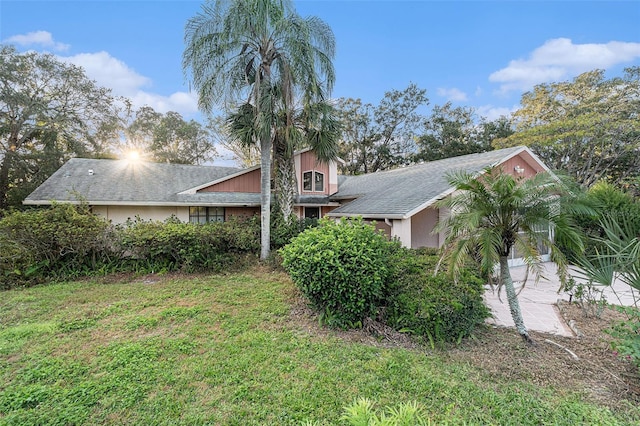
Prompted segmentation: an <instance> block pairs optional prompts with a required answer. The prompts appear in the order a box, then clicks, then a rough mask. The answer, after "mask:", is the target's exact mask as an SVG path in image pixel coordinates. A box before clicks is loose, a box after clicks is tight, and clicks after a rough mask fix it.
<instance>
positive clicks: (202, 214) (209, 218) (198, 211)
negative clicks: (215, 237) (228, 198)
mask: <svg viewBox="0 0 640 426" xmlns="http://www.w3.org/2000/svg"><path fill="white" fill-rule="evenodd" d="M209 222H224V207H189V223H209Z"/></svg>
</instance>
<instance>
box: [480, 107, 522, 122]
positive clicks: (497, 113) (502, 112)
mask: <svg viewBox="0 0 640 426" xmlns="http://www.w3.org/2000/svg"><path fill="white" fill-rule="evenodd" d="M517 109H518V107H517V106H513V107H511V108H507V107H496V106H493V105H483V106H480V107H478V108H476V113H477V114H478V115H479V116H480V117H484V118H486V119H487V120H489V121H493V120H497V119H498V118H500V117H502V116H505V117H508V116H510V115H511V114H512V113H513V112H514V111H516V110H517Z"/></svg>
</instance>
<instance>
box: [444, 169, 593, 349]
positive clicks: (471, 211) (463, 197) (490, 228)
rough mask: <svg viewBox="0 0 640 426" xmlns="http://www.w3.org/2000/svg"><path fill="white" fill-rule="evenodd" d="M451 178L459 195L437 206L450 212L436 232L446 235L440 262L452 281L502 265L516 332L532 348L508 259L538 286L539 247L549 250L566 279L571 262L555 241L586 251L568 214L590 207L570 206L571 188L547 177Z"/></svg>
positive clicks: (488, 174)
mask: <svg viewBox="0 0 640 426" xmlns="http://www.w3.org/2000/svg"><path fill="white" fill-rule="evenodd" d="M448 179H449V183H450V184H451V185H452V186H453V187H454V188H456V192H454V193H453V194H452V195H451V196H450V197H447V198H444V199H443V200H441V201H439V202H438V203H437V206H438V207H441V208H447V209H450V212H451V214H450V215H449V217H448V218H447V219H445V220H444V221H442V222H441V223H440V224H439V225H438V227H437V229H438V230H442V231H445V232H446V233H447V236H446V239H445V244H444V251H443V255H442V259H441V260H442V261H443V262H444V263H445V264H447V265H448V268H449V271H450V272H451V273H453V275H454V276H456V275H457V273H458V272H459V271H460V270H461V269H462V268H463V266H464V265H465V264H466V263H467V262H468V261H470V260H474V259H475V260H478V259H479V261H480V266H481V268H482V270H483V271H486V272H492V271H493V269H494V267H495V265H499V267H500V274H499V278H498V285H499V288H501V287H502V286H504V288H505V290H506V293H507V301H508V303H509V310H510V312H511V316H512V318H513V322H514V323H515V326H516V329H517V330H518V333H520V335H521V336H522V338H523V339H524V340H525V341H526V342H527V343H533V340H532V339H531V337H530V336H529V332H528V331H527V328H526V326H525V324H524V321H523V319H522V312H521V310H520V304H519V303H518V297H517V294H516V291H515V288H514V286H513V280H512V279H511V273H510V271H509V267H508V258H509V255H510V253H511V251H512V250H513V249H515V250H516V251H517V253H519V255H520V256H522V258H523V260H524V262H525V264H526V265H527V268H528V270H527V273H528V272H529V271H533V273H534V275H535V278H536V282H537V281H538V280H539V279H540V278H541V267H540V247H543V246H544V247H547V248H548V249H549V250H550V254H551V260H552V261H554V262H556V263H557V265H558V274H559V275H560V278H561V280H564V278H565V277H566V273H567V261H566V257H565V256H564V254H563V253H562V252H561V251H560V250H559V249H558V245H556V243H555V241H562V243H563V245H565V246H569V247H575V248H580V247H581V246H582V240H581V238H580V234H579V233H578V231H577V230H576V228H574V227H573V226H572V224H571V222H570V216H569V214H568V213H569V212H568V209H575V210H582V211H584V210H586V209H587V208H586V207H582V206H580V204H578V203H575V202H574V203H568V202H567V200H568V199H569V198H571V194H572V193H571V191H570V190H569V187H568V186H567V184H565V183H564V182H562V181H560V180H559V179H558V178H557V177H556V176H555V175H551V174H549V173H539V174H537V175H535V176H534V177H531V178H529V179H517V178H515V177H513V176H512V175H510V174H507V173H505V172H503V171H501V169H497V168H496V169H486V170H485V171H484V173H483V174H482V175H481V176H477V175H475V174H470V173H465V172H459V173H455V174H452V175H450V176H449V177H448ZM549 230H552V231H553V232H552V233H553V234H555V238H552V235H551V234H552V233H551V232H549Z"/></svg>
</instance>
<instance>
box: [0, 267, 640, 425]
mask: <svg viewBox="0 0 640 426" xmlns="http://www.w3.org/2000/svg"><path fill="white" fill-rule="evenodd" d="M109 281H110V282H109ZM301 310H302V311H304V309H301V304H300V298H299V295H298V293H297V291H296V290H295V289H294V287H293V284H292V283H291V281H290V280H289V279H288V277H287V276H286V275H284V274H282V273H279V272H271V271H266V270H264V269H261V270H257V269H256V270H254V271H252V272H248V273H239V274H230V275H211V276H179V275H176V276H146V277H137V278H131V277H129V278H127V277H120V278H118V279H115V278H113V277H112V278H110V279H109V280H104V279H102V280H93V281H84V282H73V283H64V284H53V285H49V286H41V287H36V288H30V289H25V290H12V291H5V292H2V293H0V424H8V425H14V424H15V425H45V424H140V425H149V424H154V425H160V424H167V425H169V424H170V425H175V424H185V425H186V424H189V425H191V424H216V425H251V424H255V425H258V424H259V425H264V424H266V425H287V424H295V425H297V424H301V423H302V422H305V421H315V422H319V423H320V424H331V425H333V424H340V416H341V415H342V413H343V407H344V406H345V405H349V404H350V403H352V402H353V401H354V400H356V399H358V398H360V397H366V398H369V399H371V400H373V401H375V402H376V404H377V405H378V406H379V407H380V409H382V408H383V407H385V406H397V405H398V403H400V402H404V401H417V402H418V403H419V404H420V405H421V406H422V407H423V409H424V411H425V413H426V414H427V417H428V418H430V419H431V420H432V421H434V422H435V423H437V424H463V423H465V422H466V424H535V425H538V424H567V425H575V424H581V423H590V424H634V423H636V422H638V421H640V409H639V408H638V407H637V401H636V403H635V404H636V405H634V403H633V402H632V401H633V400H631V399H630V400H629V401H624V400H621V401H619V403H618V404H615V406H611V404H607V403H605V402H601V401H599V400H598V398H595V397H592V395H591V394H590V393H588V392H587V391H585V390H584V389H580V388H579V387H576V386H574V385H571V384H567V385H566V386H562V385H549V384H548V383H540V381H538V380H535V378H532V377H531V375H530V374H529V373H528V372H530V369H523V371H527V373H523V374H521V375H518V371H519V368H518V363H519V362H521V359H518V360H510V359H509V358H510V357H511V356H512V355H511V354H512V352H514V351H513V350H512V349H513V348H516V351H520V352H522V351H527V350H528V349H526V347H525V346H523V344H522V343H521V342H520V341H519V338H518V337H517V336H516V335H513V339H512V343H511V345H512V347H511V348H510V349H509V350H506V351H505V355H503V354H501V353H494V354H493V356H494V357H495V360H494V362H495V363H496V364H500V363H506V364H507V365H510V367H509V368H510V370H511V374H508V375H501V374H497V373H496V371H495V368H491V369H489V368H487V369H485V368H482V367H479V366H478V364H477V363H474V362H472V361H470V358H469V357H465V356H458V355H457V354H459V353H461V352H464V351H465V349H464V347H463V348H457V349H455V350H454V351H439V350H436V351H433V350H431V349H429V348H427V347H420V346H417V348H411V347H393V345H390V344H385V343H384V342H382V341H376V340H375V339H367V338H364V339H362V338H349V336H352V334H350V333H343V332H334V331H327V330H324V329H322V328H320V327H319V326H318V325H317V322H315V321H309V319H308V318H306V319H305V318H302V319H301V317H304V316H305V315H306V313H305V312H302V313H300V311H301ZM496 333H498V334H499V333H501V331H500V330H491V329H488V330H485V331H483V332H482V334H483V336H480V337H478V339H480V340H477V341H475V342H476V343H478V342H483V341H485V340H484V339H487V338H489V339H494V340H495V335H496ZM362 335H363V334H362V333H360V334H358V336H360V337H361V336H362ZM505 336H510V335H509V334H505ZM473 342H474V341H472V344H471V346H473V344H474V343H473ZM500 342H501V343H500V344H501V345H504V339H502V340H501V341H500ZM478 344H479V343H478ZM495 347H496V348H498V349H499V347H500V345H498V344H496V345H495ZM564 355H565V354H563V353H562V351H560V352H558V355H557V356H558V357H563V356H564ZM526 357H527V355H526V354H525V355H524V358H526ZM532 358H533V359H535V357H532ZM612 380H613V379H612ZM630 398H632V396H630Z"/></svg>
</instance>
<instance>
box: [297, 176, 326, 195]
mask: <svg viewBox="0 0 640 426" xmlns="http://www.w3.org/2000/svg"><path fill="white" fill-rule="evenodd" d="M302 190H303V191H307V192H323V191H324V173H321V172H316V171H310V172H304V173H303V174H302Z"/></svg>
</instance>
